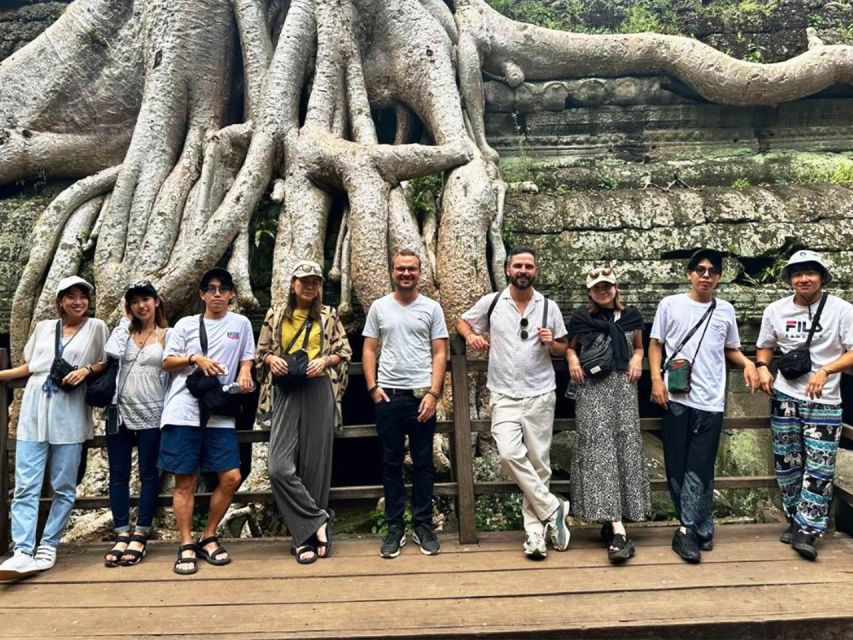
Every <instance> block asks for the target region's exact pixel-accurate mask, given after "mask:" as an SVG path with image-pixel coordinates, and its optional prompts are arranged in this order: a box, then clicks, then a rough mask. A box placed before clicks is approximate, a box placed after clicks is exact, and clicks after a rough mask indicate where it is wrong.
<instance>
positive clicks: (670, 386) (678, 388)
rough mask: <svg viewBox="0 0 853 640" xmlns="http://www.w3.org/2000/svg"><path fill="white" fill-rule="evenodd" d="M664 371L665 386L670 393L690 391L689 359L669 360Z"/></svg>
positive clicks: (691, 368)
mask: <svg viewBox="0 0 853 640" xmlns="http://www.w3.org/2000/svg"><path fill="white" fill-rule="evenodd" d="M666 372H667V377H666V388H667V390H668V391H669V392H670V393H690V374H691V373H692V372H693V363H692V362H690V360H687V359H686V358H677V359H675V360H670V361H669V362H667V364H666Z"/></svg>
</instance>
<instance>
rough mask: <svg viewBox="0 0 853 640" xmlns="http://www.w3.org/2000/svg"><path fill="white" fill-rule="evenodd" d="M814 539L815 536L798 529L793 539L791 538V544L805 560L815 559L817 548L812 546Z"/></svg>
mask: <svg viewBox="0 0 853 640" xmlns="http://www.w3.org/2000/svg"><path fill="white" fill-rule="evenodd" d="M814 541H815V536H813V535H811V534H808V533H806V532H805V531H800V530H799V529H798V530H797V532H796V533H795V534H794V538H793V540H791V546H792V547H794V550H795V551H796V552H797V553H799V554H800V555H801V556H803V557H804V558H805V559H806V560H817V549H815V548H814Z"/></svg>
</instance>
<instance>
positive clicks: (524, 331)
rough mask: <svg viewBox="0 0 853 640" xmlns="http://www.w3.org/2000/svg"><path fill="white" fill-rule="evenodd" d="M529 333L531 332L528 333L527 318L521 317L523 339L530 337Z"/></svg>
mask: <svg viewBox="0 0 853 640" xmlns="http://www.w3.org/2000/svg"><path fill="white" fill-rule="evenodd" d="M529 335H530V334H529V333H527V318H522V319H521V339H522V340H527V337H528V336H529Z"/></svg>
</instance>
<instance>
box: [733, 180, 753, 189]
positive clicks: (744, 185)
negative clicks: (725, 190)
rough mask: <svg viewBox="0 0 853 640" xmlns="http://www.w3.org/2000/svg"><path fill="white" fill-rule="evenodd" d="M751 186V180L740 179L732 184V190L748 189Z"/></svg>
mask: <svg viewBox="0 0 853 640" xmlns="http://www.w3.org/2000/svg"><path fill="white" fill-rule="evenodd" d="M751 186H752V185H751V184H750V183H749V178H738V179H737V180H735V181H734V182H732V189H748V188H749V187H751Z"/></svg>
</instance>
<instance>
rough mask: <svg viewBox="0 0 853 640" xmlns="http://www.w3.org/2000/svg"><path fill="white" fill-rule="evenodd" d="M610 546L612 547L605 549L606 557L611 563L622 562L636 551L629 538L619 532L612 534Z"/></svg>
mask: <svg viewBox="0 0 853 640" xmlns="http://www.w3.org/2000/svg"><path fill="white" fill-rule="evenodd" d="M610 547H612V548H608V549H607V559H608V560H610V562H611V563H612V564H622V563H623V562H625V561H626V560H628V558H631V557H632V556H633V555H634V553H636V549H635V548H634V543H633V542H632V541H631V538H629V537H628V536H626V535H624V534H621V533H616V534H613V540H612V541H611V542H610Z"/></svg>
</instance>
